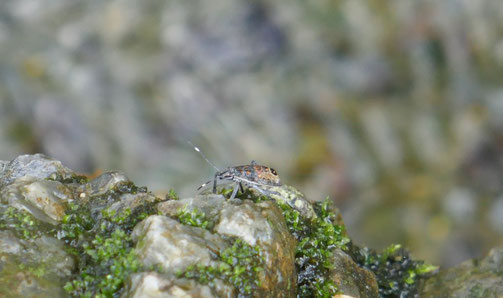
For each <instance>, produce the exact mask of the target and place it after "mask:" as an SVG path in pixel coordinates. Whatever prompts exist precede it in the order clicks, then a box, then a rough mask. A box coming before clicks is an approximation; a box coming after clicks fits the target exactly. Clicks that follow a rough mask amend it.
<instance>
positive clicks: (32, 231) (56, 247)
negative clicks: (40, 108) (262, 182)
mask: <svg viewBox="0 0 503 298" xmlns="http://www.w3.org/2000/svg"><path fill="white" fill-rule="evenodd" d="M264 190H265V191H266V192H263V191H264ZM264 190H262V192H259V193H258V194H257V193H255V192H254V190H250V191H246V192H245V193H244V194H241V193H239V194H238V196H237V198H235V199H232V200H230V199H228V198H227V197H225V195H227V192H226V191H225V190H222V193H223V194H224V195H220V194H217V195H214V194H208V195H199V196H196V197H194V198H184V199H179V198H178V197H177V196H176V194H174V193H172V194H171V195H168V197H167V198H166V199H161V198H158V197H156V196H155V195H153V194H152V193H151V192H149V191H148V190H147V189H146V188H145V187H137V186H136V185H134V183H133V182H132V181H130V180H129V179H128V178H127V176H126V175H125V174H123V173H120V172H106V173H103V174H102V175H100V176H99V177H96V178H94V179H92V180H88V179H87V178H86V177H83V176H79V175H78V174H76V173H74V172H72V171H71V170H69V169H68V168H66V167H64V166H63V165H61V163H60V162H59V161H55V160H52V159H49V158H47V157H45V156H43V155H40V154H37V155H24V156H20V157H18V158H16V159H15V160H13V161H9V162H6V161H0V293H2V294H6V295H7V296H9V297H11V296H12V297H26V296H34V295H37V296H40V297H67V296H75V297H80V296H95V295H102V296H105V297H112V296H114V297H119V296H121V297H236V296H240V297H265V296H267V297H297V296H301V297H308V296H309V297H312V296H317V297H326V296H333V295H335V294H341V293H344V294H347V295H350V296H352V297H375V296H376V295H377V293H378V292H379V293H383V292H382V291H381V290H382V289H381V285H386V284H387V280H382V276H388V275H386V272H385V271H384V273H383V271H382V270H387V269H386V268H387V267H386V266H387V265H386V264H388V263H389V262H388V261H389V260H394V262H397V265H400V266H402V267H397V268H398V269H396V268H395V269H393V270H395V271H396V270H398V273H399V274H398V275H397V276H398V277H396V278H402V276H403V278H406V280H405V281H404V280H400V282H405V283H407V285H408V289H413V288H414V284H415V282H416V280H417V278H419V276H420V275H421V274H422V273H423V272H425V271H424V268H427V270H429V271H431V270H430V269H428V268H429V267H418V266H416V265H415V264H416V263H411V264H413V265H414V266H416V267H414V266H412V267H411V266H410V264H409V265H407V266H408V267H407V266H405V265H406V264H405V265H404V264H402V263H400V262H399V261H397V259H396V256H398V255H397V251H396V250H390V251H388V253H386V254H380V255H379V254H373V255H370V254H362V253H360V254H359V255H358V256H359V257H358V258H355V254H351V253H349V248H348V246H347V243H348V241H349V238H348V237H347V234H346V231H345V229H344V226H343V221H342V218H341V216H340V213H339V211H338V210H337V208H335V207H334V206H332V205H330V204H329V202H328V201H327V202H325V203H319V204H318V203H317V204H313V205H312V204H311V203H309V201H308V200H307V199H306V198H305V197H304V195H303V194H302V193H300V192H299V191H298V190H296V189H295V188H293V187H290V186H283V187H280V188H269V189H266V188H264ZM265 194H268V195H265ZM359 251H360V252H365V251H367V250H359ZM501 259H502V257H501V250H495V251H493V252H492V253H491V255H490V256H489V257H487V258H486V259H484V260H482V261H481V262H479V263H471V264H468V265H462V266H460V267H459V268H458V269H456V270H460V271H455V270H454V269H453V270H452V271H449V272H448V273H446V274H444V275H439V276H438V279H433V278H432V279H430V280H428V281H427V282H426V285H425V286H424V287H423V288H422V290H423V291H424V292H425V293H444V292H445V291H447V290H446V289H449V290H453V291H458V290H459V289H458V288H455V286H454V285H446V284H445V281H446V280H448V281H450V280H458V279H459V278H460V276H463V278H462V280H463V281H465V282H466V283H465V284H467V285H473V286H470V287H469V291H470V293H474V292H477V293H482V294H488V295H492V294H494V293H495V294H494V295H499V294H501V291H500V288H499V287H498V286H497V284H496V282H501V272H500V271H501V270H500V269H498V268H501ZM361 260H364V262H362V261H361ZM402 260H403V262H406V261H408V260H409V258H408V257H407V258H403V259H402ZM417 264H421V263H420V262H418V263H417ZM370 265H372V266H374V267H372V266H370ZM381 265H382V266H381ZM365 266H366V267H365ZM475 266H478V267H475ZM364 267H365V268H367V269H365V268H364ZM369 268H370V269H369ZM372 268H374V269H372ZM375 268H377V269H379V268H380V269H379V270H381V271H380V274H377V275H376V272H377V271H375V270H377V269H375ZM401 268H406V269H401ZM421 268H423V271H421V270H420V269H421ZM475 268H476V269H475ZM400 270H409V271H407V272H405V271H403V272H402V271H400ZM410 270H413V271H410ZM414 270H416V271H414ZM498 270H499V271H498ZM490 272H492V273H490ZM395 273H396V272H395ZM466 274H468V275H466ZM376 277H377V278H376ZM379 278H381V279H379ZM500 284H501V283H500ZM378 285H379V289H378ZM443 291H444V292H443ZM459 291H460V290H459ZM462 293H465V292H462ZM480 297H482V296H480ZM494 297H496V296H494Z"/></svg>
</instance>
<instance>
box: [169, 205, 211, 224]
mask: <svg viewBox="0 0 503 298" xmlns="http://www.w3.org/2000/svg"><path fill="white" fill-rule="evenodd" d="M176 217H177V218H178V220H179V221H180V222H181V223H182V224H184V225H189V226H193V227H200V228H203V229H210V228H211V227H212V226H213V222H211V221H209V220H207V219H206V214H204V212H202V211H199V210H197V209H196V208H192V209H189V208H188V206H187V205H185V206H184V207H183V208H180V209H178V210H177V213H176Z"/></svg>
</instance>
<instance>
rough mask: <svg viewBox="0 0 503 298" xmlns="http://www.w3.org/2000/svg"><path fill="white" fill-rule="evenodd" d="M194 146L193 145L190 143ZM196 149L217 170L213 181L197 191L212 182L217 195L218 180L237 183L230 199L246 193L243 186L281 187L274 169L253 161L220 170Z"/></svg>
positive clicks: (258, 187)
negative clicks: (240, 193) (239, 193)
mask: <svg viewBox="0 0 503 298" xmlns="http://www.w3.org/2000/svg"><path fill="white" fill-rule="evenodd" d="M189 144H191V145H192V143H190V142H189ZM192 146H193V147H194V149H195V150H196V151H197V152H198V153H199V154H201V156H202V157H203V158H204V160H206V162H207V163H208V164H210V165H211V166H212V167H213V168H214V169H215V170H216V173H215V176H214V177H213V180H210V181H208V182H206V183H204V184H203V185H201V186H199V188H198V189H197V190H200V189H202V188H203V187H205V186H207V185H208V184H210V183H211V182H213V193H217V181H218V180H228V181H234V182H236V186H235V187H234V190H233V191H232V195H231V197H230V199H234V198H235V197H236V194H237V192H238V190H241V192H244V189H243V185H246V186H248V187H252V188H254V189H258V190H260V186H261V185H268V186H280V185H281V181H280V180H279V176H278V173H277V172H276V170H274V169H273V168H269V167H266V166H262V165H259V164H257V162H255V161H253V160H252V161H251V162H250V164H249V165H242V166H235V167H228V168H226V169H223V170H220V169H219V168H217V167H216V166H215V165H214V164H213V163H211V162H210V161H209V160H208V159H207V158H206V156H205V155H204V154H203V153H202V152H201V150H200V149H199V148H198V147H196V146H194V145H192Z"/></svg>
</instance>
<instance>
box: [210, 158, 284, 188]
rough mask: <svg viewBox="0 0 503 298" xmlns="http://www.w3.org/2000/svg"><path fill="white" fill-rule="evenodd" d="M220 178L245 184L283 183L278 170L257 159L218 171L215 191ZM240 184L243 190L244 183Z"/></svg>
mask: <svg viewBox="0 0 503 298" xmlns="http://www.w3.org/2000/svg"><path fill="white" fill-rule="evenodd" d="M218 179H220V180H231V181H235V182H237V183H238V184H245V185H271V186H279V185H281V181H280V180H279V177H278V173H277V172H276V170H274V169H272V168H269V167H266V166H261V165H258V164H257V163H256V162H255V161H252V162H251V163H250V164H249V165H242V166H236V167H229V168H227V169H225V170H223V171H219V172H216V173H215V178H214V179H213V193H216V191H217V189H216V187H217V180H218ZM239 186H240V187H241V191H243V189H242V185H239Z"/></svg>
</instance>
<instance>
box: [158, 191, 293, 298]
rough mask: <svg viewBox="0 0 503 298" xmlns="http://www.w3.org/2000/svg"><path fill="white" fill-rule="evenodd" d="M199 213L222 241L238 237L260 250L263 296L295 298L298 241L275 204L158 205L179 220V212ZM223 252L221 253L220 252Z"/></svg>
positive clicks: (214, 200)
mask: <svg viewBox="0 0 503 298" xmlns="http://www.w3.org/2000/svg"><path fill="white" fill-rule="evenodd" d="M183 207H186V208H188V209H190V210H193V209H196V210H199V211H201V212H203V211H204V214H205V215H206V214H208V216H206V217H207V218H208V219H209V220H210V221H212V222H213V223H214V226H213V225H212V226H213V227H212V229H211V231H212V232H214V233H216V234H215V235H218V236H219V237H222V239H223V238H225V237H237V238H239V239H242V240H243V241H244V242H246V243H247V244H249V245H250V246H255V245H257V246H259V247H260V251H261V255H262V256H263V259H264V264H265V268H264V272H263V275H260V276H261V277H260V289H259V291H258V295H260V293H264V294H267V295H271V296H272V297H274V296H276V295H285V296H292V297H293V296H295V285H296V274H295V255H294V253H295V245H296V244H295V243H296V241H295V239H294V238H293V237H292V236H291V235H290V233H289V232H288V228H287V227H286V224H285V221H284V219H283V215H282V212H281V211H280V209H279V208H278V207H277V206H276V205H275V203H274V202H271V201H265V202H261V203H254V202H252V201H249V200H244V201H242V200H230V201H229V200H225V199H224V198H223V197H222V196H216V195H209V196H199V197H197V198H195V199H193V198H190V199H182V200H172V201H167V202H164V203H161V204H159V206H158V209H159V211H160V212H161V213H164V214H167V215H170V216H176V214H177V212H178V210H180V208H183ZM220 251H221V250H220Z"/></svg>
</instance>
